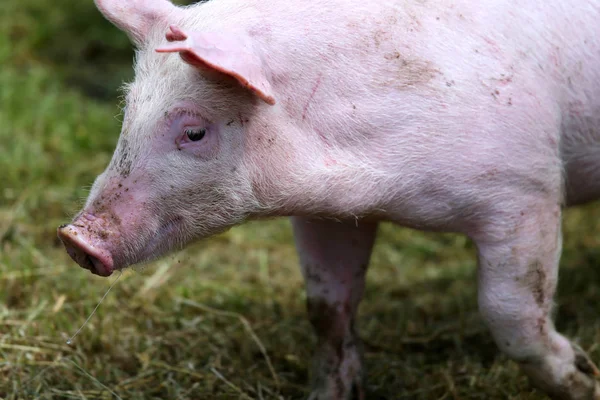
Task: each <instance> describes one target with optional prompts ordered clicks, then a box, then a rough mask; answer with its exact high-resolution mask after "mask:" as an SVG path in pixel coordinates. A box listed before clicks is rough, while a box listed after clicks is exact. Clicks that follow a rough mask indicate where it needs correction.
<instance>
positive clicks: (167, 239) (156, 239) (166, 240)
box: [142, 216, 183, 259]
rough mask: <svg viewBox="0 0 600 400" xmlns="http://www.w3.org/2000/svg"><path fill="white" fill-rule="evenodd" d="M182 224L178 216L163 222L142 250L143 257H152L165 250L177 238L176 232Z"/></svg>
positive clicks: (181, 219)
mask: <svg viewBox="0 0 600 400" xmlns="http://www.w3.org/2000/svg"><path fill="white" fill-rule="evenodd" d="M182 225H183V218H182V217H180V216H178V217H175V218H171V219H170V220H168V221H167V222H165V223H163V224H162V225H161V226H160V227H159V228H158V229H157V230H156V233H155V234H154V236H152V238H151V239H150V240H149V241H148V243H147V244H146V246H145V248H144V250H143V251H142V255H143V258H145V259H154V258H157V257H159V256H160V255H162V253H164V252H165V251H167V250H168V249H169V248H170V247H171V246H172V245H173V244H174V243H175V242H176V241H177V238H179V235H178V234H177V233H178V231H179V230H180V228H181V226H182Z"/></svg>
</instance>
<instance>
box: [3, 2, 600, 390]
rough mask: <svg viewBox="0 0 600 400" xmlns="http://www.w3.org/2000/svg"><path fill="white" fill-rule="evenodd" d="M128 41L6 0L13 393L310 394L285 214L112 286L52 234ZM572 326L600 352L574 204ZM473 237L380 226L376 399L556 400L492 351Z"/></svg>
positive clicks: (95, 141)
mask: <svg viewBox="0 0 600 400" xmlns="http://www.w3.org/2000/svg"><path fill="white" fill-rule="evenodd" d="M131 57H132V53H131V50H130V45H129V42H128V41H127V39H126V37H125V36H124V35H123V34H121V33H120V32H119V31H118V30H116V29H115V28H113V27H112V26H111V25H110V24H109V23H108V22H106V21H104V20H103V18H102V17H101V16H100V14H99V13H98V12H97V11H96V10H95V8H94V5H93V2H92V1H91V0H86V1H78V2H73V1H71V0H55V1H53V2H40V1H37V0H2V1H1V2H0V65H1V67H0V399H11V400H12V399H33V398H40V399H117V398H122V399H237V398H240V399H242V398H243V399H249V398H250V399H303V398H306V396H307V394H308V389H307V386H306V382H307V380H308V376H307V374H308V372H307V371H308V366H309V354H310V351H311V349H312V347H313V345H314V343H315V340H314V337H313V336H312V331H311V328H310V326H309V323H308V321H307V318H306V313H305V308H304V305H305V294H304V291H303V283H302V280H301V276H300V272H299V270H298V267H297V257H296V255H295V252H294V247H293V243H292V236H291V230H290V226H289V223H288V222H287V221H285V220H274V221H266V222H256V223H250V224H247V225H244V226H241V227H237V228H235V229H232V230H230V231H229V232H227V233H225V234H222V235H220V236H218V237H215V238H213V239H210V240H206V241H204V242H200V243H197V244H196V245H194V246H192V247H190V248H189V249H187V250H186V251H184V252H181V253H177V254H175V255H173V256H170V257H168V258H165V259H163V260H161V261H158V262H155V263H153V264H151V265H148V266H146V267H144V268H143V269H137V270H128V271H126V272H125V273H123V275H122V277H121V278H120V280H119V281H118V282H117V284H116V285H115V287H114V289H113V290H112V291H111V292H110V293H109V294H108V296H107V297H106V300H105V301H104V303H102V305H101V306H100V307H99V309H98V311H97V313H96V314H95V315H94V316H93V317H92V318H91V320H90V322H89V323H88V324H87V325H86V326H85V327H84V328H83V329H82V331H81V333H80V334H79V335H78V336H77V337H76V338H75V339H74V341H73V343H72V345H70V346H69V345H67V344H66V340H67V339H68V338H69V337H70V336H71V335H72V334H73V333H75V331H76V330H77V329H78V328H79V327H80V326H81V324H82V323H83V322H84V321H85V319H86V318H87V317H88V315H89V314H90V312H91V311H92V310H93V308H94V307H95V306H96V304H97V303H98V301H99V300H100V298H101V297H102V296H103V295H104V293H105V292H106V290H107V288H108V287H109V285H110V283H111V282H112V281H113V280H114V278H111V279H103V278H99V277H95V276H92V275H91V274H90V273H89V272H88V271H85V270H83V269H81V268H79V267H78V266H76V265H75V264H74V263H73V262H72V261H71V260H70V259H69V258H68V256H67V255H66V253H65V252H64V251H63V249H62V247H61V245H60V243H59V241H58V240H57V238H56V227H57V226H58V225H60V224H62V223H65V222H67V221H68V220H69V219H70V217H71V216H72V215H73V214H74V213H75V212H76V210H78V208H79V206H80V205H81V202H82V200H83V199H84V198H85V196H86V190H87V189H86V188H89V187H90V185H91V183H92V182H93V179H94V177H95V176H96V175H97V174H98V173H99V172H101V171H102V170H103V168H104V167H105V165H106V164H107V162H108V161H109V158H110V156H111V153H112V150H113V147H114V146H115V143H116V139H117V137H118V132H119V119H120V117H119V116H120V111H119V108H118V104H119V98H118V91H117V88H118V86H119V84H120V82H121V81H122V80H123V79H130V78H131ZM564 231H565V246H564V255H563V259H562V263H561V279H560V288H559V295H558V297H557V312H556V315H557V317H558V327H559V329H560V330H561V331H563V332H565V333H566V334H568V335H569V336H571V337H574V338H576V339H577V340H578V341H579V343H580V344H581V345H582V347H583V348H584V349H586V350H587V351H588V352H589V354H590V355H591V357H592V358H593V359H594V360H595V361H596V362H599V361H600V348H599V347H598V343H600V329H599V328H600V318H599V317H598V315H599V314H598V307H599V306H598V304H599V303H600V268H599V267H600V266H599V265H598V264H600V207H598V204H592V205H589V206H587V207H585V208H579V209H573V210H569V211H568V212H567V213H566V218H565V228H564ZM475 267H476V266H475V258H474V249H473V245H472V243H471V242H469V241H468V240H467V239H465V238H464V237H461V236H458V235H450V234H431V233H427V234H424V233H418V232H415V231H411V230H408V229H402V228H398V227H394V226H391V225H384V226H383V227H382V229H381V232H380V236H379V240H378V243H377V246H376V249H375V252H374V256H373V262H372V267H371V271H370V274H369V277H368V288H367V292H366V295H365V300H364V302H363V304H362V306H361V309H360V317H359V318H358V325H359V327H360V330H361V332H362V336H363V337H364V338H365V341H366V364H367V369H368V382H369V383H368V388H369V392H370V393H369V396H368V398H369V399H388V400H391V399H425V400H429V399H431V400H433V399H453V400H457V399H462V400H466V399H488V400H493V399H507V398H511V399H528V400H533V399H543V398H544V397H543V396H541V395H540V394H539V393H538V392H536V391H534V390H532V389H531V388H530V387H529V385H528V382H527V380H526V379H525V378H524V377H523V376H522V375H520V374H519V373H518V371H517V368H516V366H515V364H513V363H511V362H508V361H507V359H506V358H505V357H504V356H502V355H501V354H499V352H498V351H497V350H496V348H495V346H494V345H493V342H492V340H491V337H490V335H488V333H487V332H486V330H485V328H484V327H483V325H482V322H481V319H480V318H479V316H478V314H477V305H476V285H475V283H476V268H475Z"/></svg>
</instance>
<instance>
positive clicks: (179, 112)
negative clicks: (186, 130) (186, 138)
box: [165, 108, 210, 124]
mask: <svg viewBox="0 0 600 400" xmlns="http://www.w3.org/2000/svg"><path fill="white" fill-rule="evenodd" d="M184 116H187V117H195V118H199V119H201V120H202V121H204V122H206V123H207V124H208V123H210V121H207V120H206V118H204V117H203V116H202V115H200V114H199V113H197V112H194V111H191V110H190V109H188V108H176V109H173V110H171V111H165V119H166V121H167V122H168V123H172V122H173V120H175V119H177V118H179V117H184Z"/></svg>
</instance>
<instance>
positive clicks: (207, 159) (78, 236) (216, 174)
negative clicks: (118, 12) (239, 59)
mask: <svg viewBox="0 0 600 400" xmlns="http://www.w3.org/2000/svg"><path fill="white" fill-rule="evenodd" d="M177 58H178V57H176V56H175V55H173V56H172V57H165V56H164V55H159V54H155V53H152V52H141V53H140V54H139V55H138V62H137V67H136V80H135V81H134V82H133V83H132V84H130V85H128V86H127V87H126V106H125V110H124V118H123V126H122V132H121V136H120V138H119V141H118V144H117V148H116V150H115V152H114V155H113V158H112V160H111V162H110V164H109V166H108V167H107V168H106V170H105V171H104V172H103V173H102V174H101V175H100V176H98V178H97V179H96V181H95V182H94V185H93V187H92V190H91V192H90V195H89V197H88V199H87V202H86V205H85V207H84V208H83V210H82V211H81V212H80V214H79V215H78V216H77V217H76V218H75V219H74V221H73V222H72V224H70V225H67V226H66V227H61V228H60V229H59V236H60V237H61V239H62V240H63V242H64V243H65V245H66V247H67V250H68V251H69V254H71V256H72V257H73V259H75V260H76V261H77V262H78V263H79V264H80V265H81V266H82V267H84V268H88V269H90V270H91V271H92V272H94V273H97V274H99V275H104V276H107V275H110V273H112V271H114V270H115V269H120V268H123V267H126V266H129V265H132V264H136V263H140V262H144V261H147V260H151V259H154V258H156V257H158V256H161V255H163V254H165V253H166V252H168V251H170V250H173V249H177V248H181V247H183V246H184V245H185V244H186V243H188V242H189V241H191V240H193V239H196V238H201V237H205V236H208V235H211V234H215V233H218V232H220V231H222V230H224V229H227V228H229V227H231V226H233V225H235V224H237V223H239V222H242V221H243V220H244V219H245V218H246V216H247V215H248V214H249V213H251V212H252V211H253V210H254V209H255V208H256V207H257V206H256V201H255V198H254V196H253V190H252V184H251V183H250V179H248V168H247V167H246V165H245V160H244V157H243V151H244V147H245V143H246V140H245V139H244V130H245V128H244V124H245V123H248V122H249V120H250V119H251V118H252V113H253V111H252V110H253V109H252V104H253V102H252V99H251V98H250V97H249V96H248V95H246V94H245V93H243V92H240V91H239V90H236V88H234V87H231V86H230V84H229V82H226V81H218V80H207V79H206V78H205V77H203V76H202V75H200V74H199V73H198V71H197V70H195V69H194V68H191V67H190V66H188V65H187V64H184V63H182V62H180V60H178V59H177Z"/></svg>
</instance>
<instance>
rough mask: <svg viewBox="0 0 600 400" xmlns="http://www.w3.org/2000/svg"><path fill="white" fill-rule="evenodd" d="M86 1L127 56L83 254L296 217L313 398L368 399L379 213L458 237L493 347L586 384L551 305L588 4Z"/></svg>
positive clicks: (589, 152) (557, 379)
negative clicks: (111, 144)
mask: <svg viewBox="0 0 600 400" xmlns="http://www.w3.org/2000/svg"><path fill="white" fill-rule="evenodd" d="M97 4H98V6H99V8H100V10H101V11H102V12H103V13H104V14H105V15H106V16H107V18H109V19H110V20H111V21H112V22H114V23H115V24H116V25H117V26H119V27H121V28H122V29H123V30H124V31H125V32H126V33H127V34H128V35H129V36H130V37H131V38H132V40H133V41H134V42H135V43H136V44H137V46H138V48H139V51H138V57H137V61H136V79H135V81H134V82H133V83H131V84H130V85H129V91H128V94H127V107H126V111H125V118H124V124H123V131H122V134H121V138H120V140H119V143H118V146H117V150H116V151H115V155H114V157H113V160H112V162H111V164H110V165H109V166H108V168H107V169H106V171H105V172H104V173H103V174H102V175H100V176H99V177H98V179H97V180H96V182H95V184H94V186H93V188H92V191H91V193H90V196H89V199H88V201H87V204H86V206H85V207H84V210H82V212H81V213H80V214H79V215H78V216H77V217H76V218H75V220H74V222H73V223H72V224H71V225H68V226H64V227H61V228H60V229H59V236H60V237H61V239H62V240H63V242H65V245H66V247H67V250H68V251H69V253H70V254H71V256H72V257H73V258H74V259H75V260H76V261H77V262H78V263H79V264H80V265H82V266H83V267H85V268H88V269H90V270H92V272H95V273H98V274H100V275H109V274H110V273H111V272H112V271H113V270H115V269H119V268H123V267H126V266H128V265H131V264H134V263H137V262H142V261H146V260H149V259H152V258H156V257H158V256H160V255H162V254H164V253H165V252H167V251H169V250H172V249H174V248H178V247H182V246H183V245H185V243H187V242H189V241H191V240H194V239H198V238H201V237H206V236H209V235H212V234H215V233H217V232H220V231H222V230H224V229H227V228H229V227H231V226H233V225H235V224H239V223H241V222H243V221H245V220H247V219H252V218H261V217H265V216H292V217H293V227H294V233H295V237H296V244H297V247H298V250H299V254H300V260H301V264H302V272H303V275H304V277H305V279H306V282H307V294H308V313H309V317H310V318H311V322H312V323H313V325H314V327H315V330H316V333H317V335H318V337H319V346H320V351H318V352H317V354H318V357H317V360H316V361H317V362H316V363H315V370H314V371H313V378H314V379H313V392H312V394H311V399H321V400H323V399H350V398H359V399H362V398H364V396H365V394H364V387H363V371H362V363H361V355H360V351H359V348H360V345H359V340H358V338H357V335H356V329H355V327H354V322H353V321H354V316H355V313H356V310H357V307H358V304H359V302H360V299H361V296H362V292H363V287H364V276H365V273H366V269H367V265H368V262H369V256H370V253H371V249H372V245H373V243H374V240H375V234H376V229H377V223H378V222H379V221H384V220H385V221H393V222H396V223H398V224H401V225H404V226H409V227H413V228H418V229H427V230H438V231H451V232H460V233H464V234H466V235H468V236H469V237H470V238H471V239H472V240H474V242H475V243H476V245H477V249H478V260H479V305H480V310H481V313H482V315H483V317H484V320H485V322H486V323H487V325H488V326H489V328H490V330H491V332H492V335H493V336H494V339H495V340H496V343H497V344H498V346H499V347H500V349H501V350H502V351H504V352H505V353H506V354H507V355H508V356H509V357H510V358H512V359H513V360H515V361H516V362H518V363H520V364H521V366H522V368H523V370H524V371H525V372H526V373H527V374H528V375H529V377H530V378H531V379H532V382H533V383H534V384H535V385H537V386H538V387H539V388H541V389H542V390H544V391H545V392H546V393H548V394H549V395H550V396H551V397H552V398H555V399H600V388H599V386H598V384H597V383H596V382H595V380H594V377H593V376H594V375H595V374H597V373H598V370H597V369H596V367H595V366H594V364H593V363H592V362H591V361H590V360H589V358H588V357H587V356H586V355H585V353H584V352H583V351H582V350H581V349H580V348H579V347H577V346H576V345H574V344H572V343H571V342H570V341H569V340H568V339H566V338H565V337H564V336H562V335H560V334H559V333H557V332H556V330H555V329H554V325H553V322H552V320H551V316H550V313H551V305H552V304H551V303H552V297H553V294H554V291H555V288H556V283H557V275H558V272H557V271H558V261H559V257H560V249H561V234H560V220H561V211H562V209H563V208H564V207H565V206H569V205H575V204H580V203H585V202H587V201H591V200H595V199H597V198H599V197H600V68H599V64H600V25H599V24H598V23H597V21H598V17H600V2H599V1H597V0H586V1H580V2H577V3H576V4H567V3H564V2H560V1H544V2H542V1H529V2H525V4H523V3H520V2H516V1H510V0H486V1H482V2H470V1H454V2H449V1H444V0H439V1H428V2H423V1H416V0H415V1H411V0H397V1H365V0H330V1H327V2H320V1H316V0H309V1H302V2H296V1H283V0H272V1H258V0H247V1H243V2H241V1H239V0H213V1H210V2H208V3H203V4H199V5H195V6H193V7H189V8H177V7H174V6H172V5H171V4H170V3H168V2H166V1H161V0H135V1H129V2H126V1H124V0H123V1H119V0H97ZM165 35H166V36H165ZM155 50H158V51H155ZM165 53H166V54H165ZM169 53H178V54H179V56H177V55H176V54H169Z"/></svg>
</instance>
